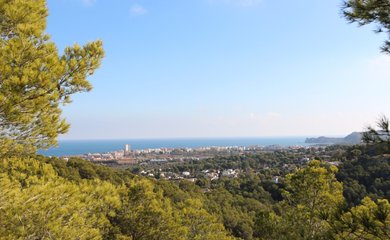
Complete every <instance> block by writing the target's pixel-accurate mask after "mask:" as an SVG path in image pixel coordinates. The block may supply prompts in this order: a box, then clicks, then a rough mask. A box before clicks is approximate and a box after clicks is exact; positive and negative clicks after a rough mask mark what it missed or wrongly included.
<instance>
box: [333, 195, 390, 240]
mask: <svg viewBox="0 0 390 240" xmlns="http://www.w3.org/2000/svg"><path fill="white" fill-rule="evenodd" d="M336 226H337V235H336V239H372V240H381V239H389V238H390V228H389V226H390V204H389V202H388V201H387V200H385V199H383V200H378V201H377V202H374V201H372V200H371V199H370V198H369V197H366V198H364V199H363V200H362V204H361V205H359V206H357V207H353V208H352V209H351V210H350V211H348V212H346V213H344V214H343V215H342V216H341V219H340V221H338V222H336Z"/></svg>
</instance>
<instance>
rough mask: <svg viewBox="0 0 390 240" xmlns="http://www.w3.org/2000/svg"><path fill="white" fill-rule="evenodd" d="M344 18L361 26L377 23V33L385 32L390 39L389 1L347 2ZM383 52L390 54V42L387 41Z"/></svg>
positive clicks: (363, 0) (358, 0) (345, 2)
mask: <svg viewBox="0 0 390 240" xmlns="http://www.w3.org/2000/svg"><path fill="white" fill-rule="evenodd" d="M342 9H343V14H344V17H345V18H346V19H347V20H348V21H349V22H357V23H358V24H359V26H363V25H367V24H371V23H376V24H377V29H376V32H377V33H381V32H385V33H387V35H388V38H390V2H389V1H388V0H347V1H344V5H343V8H342ZM381 49H382V51H383V52H385V53H390V41H389V40H386V41H385V43H384V44H383V46H382V48H381Z"/></svg>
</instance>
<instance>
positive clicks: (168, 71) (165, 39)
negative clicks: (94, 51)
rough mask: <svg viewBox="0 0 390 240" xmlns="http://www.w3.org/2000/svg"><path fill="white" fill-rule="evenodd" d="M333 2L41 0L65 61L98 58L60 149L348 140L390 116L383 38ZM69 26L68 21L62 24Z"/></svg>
mask: <svg viewBox="0 0 390 240" xmlns="http://www.w3.org/2000/svg"><path fill="white" fill-rule="evenodd" d="M341 3H342V1H341V0H329V1H312V0H301V1H287V0H286V1H270V0H249V1H248V0H188V1H179V0H167V1H150V0H131V1H124V0H119V1H102V0H60V1H57V0H48V8H49V18H48V25H47V26H48V27H47V32H48V34H50V35H51V37H52V40H53V41H54V42H55V43H56V44H57V46H58V48H59V51H60V52H62V51H63V49H64V47H65V46H68V45H72V44H74V43H75V42H77V43H79V44H85V43H86V42H88V41H92V40H95V39H101V40H103V42H104V49H105V52H106V57H105V58H104V60H103V63H102V66H101V67H100V68H99V69H98V70H97V71H96V73H95V74H94V75H93V76H92V77H91V78H90V79H89V80H90V81H91V83H92V85H93V86H94V89H93V90H92V91H91V92H89V93H83V94H78V95H76V96H74V97H73V103H72V104H69V105H67V106H65V107H64V108H63V109H64V112H63V116H64V117H65V118H66V119H67V121H68V122H69V123H70V124H71V128H70V131H69V133H68V134H66V135H62V136H60V140H66V139H69V140H77V139H88V140H91V139H137V138H147V139H151V138H226V137H227V138H232V137H278V136H279V137H286V136H291V137H294V136H346V135H348V134H350V133H351V132H354V131H362V130H363V129H364V127H365V126H367V125H368V124H374V123H375V121H376V119H377V118H378V116H379V115H380V114H382V113H383V114H388V112H384V111H385V110H387V109H388V105H389V103H390V100H389V98H388V91H387V89H389V86H390V81H389V80H388V76H389V75H390V69H389V68H388V65H389V64H390V57H389V56H387V55H385V54H383V53H381V52H380V49H379V47H380V45H381V44H382V42H383V40H384V39H385V36H384V35H380V34H379V35H378V34H374V33H373V31H372V30H374V29H375V26H366V27H362V28H358V27H357V26H356V24H348V23H347V22H346V20H345V19H344V18H342V17H341V13H340V11H341V10H340V6H341ZM69 16H71V17H69Z"/></svg>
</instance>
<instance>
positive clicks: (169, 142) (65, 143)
mask: <svg viewBox="0 0 390 240" xmlns="http://www.w3.org/2000/svg"><path fill="white" fill-rule="evenodd" d="M305 140H306V137H268V138H183V139H118V140H60V141H59V144H58V147H55V148H50V149H48V150H39V151H38V153H39V154H42V155H46V156H57V157H59V156H71V155H81V154H87V153H105V152H112V151H116V150H121V149H123V148H124V145H125V144H129V145H130V147H131V149H148V148H199V147H209V146H242V147H248V146H263V147H266V146H272V145H278V146H281V147H288V146H307V145H309V144H307V143H305Z"/></svg>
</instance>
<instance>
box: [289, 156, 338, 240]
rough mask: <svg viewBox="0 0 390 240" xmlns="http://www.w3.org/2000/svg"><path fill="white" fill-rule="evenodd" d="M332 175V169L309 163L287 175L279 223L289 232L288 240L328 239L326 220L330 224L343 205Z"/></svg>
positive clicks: (336, 182)
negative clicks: (280, 221)
mask: <svg viewBox="0 0 390 240" xmlns="http://www.w3.org/2000/svg"><path fill="white" fill-rule="evenodd" d="M336 172H337V168H336V167H333V166H323V165H321V163H320V162H319V161H312V162H310V163H309V165H308V167H306V168H304V169H300V170H298V171H296V172H295V173H293V174H289V175H287V178H286V190H285V192H284V194H283V195H284V197H285V199H286V200H285V202H283V208H284V209H283V213H282V217H283V219H282V223H283V222H284V223H283V225H284V226H286V227H287V228H288V229H289V230H288V231H287V232H288V233H287V234H288V235H290V236H289V238H290V239H326V238H327V237H328V236H327V234H328V232H329V230H330V226H329V224H328V222H327V221H332V217H333V216H334V215H335V214H336V213H337V210H338V209H339V208H340V207H341V206H342V204H343V202H344V198H343V195H342V184H341V183H340V182H338V181H337V179H336V177H335V173H336ZM288 235H287V236H288Z"/></svg>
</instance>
